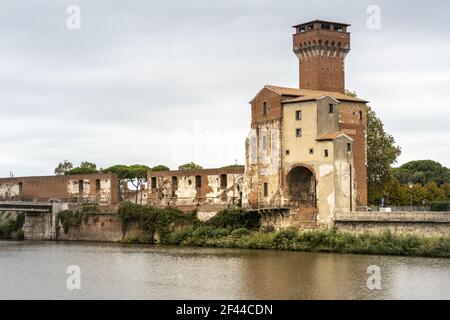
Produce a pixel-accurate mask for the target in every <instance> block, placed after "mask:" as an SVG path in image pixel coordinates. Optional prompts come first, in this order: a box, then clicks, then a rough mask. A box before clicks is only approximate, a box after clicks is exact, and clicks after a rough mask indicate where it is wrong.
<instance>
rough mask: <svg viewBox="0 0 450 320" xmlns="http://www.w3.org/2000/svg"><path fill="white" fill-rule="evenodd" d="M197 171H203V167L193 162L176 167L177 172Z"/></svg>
mask: <svg viewBox="0 0 450 320" xmlns="http://www.w3.org/2000/svg"><path fill="white" fill-rule="evenodd" d="M198 169H203V167H202V166H200V165H198V164H196V163H194V162H190V163H185V164H182V165H181V166H179V167H178V170H198Z"/></svg>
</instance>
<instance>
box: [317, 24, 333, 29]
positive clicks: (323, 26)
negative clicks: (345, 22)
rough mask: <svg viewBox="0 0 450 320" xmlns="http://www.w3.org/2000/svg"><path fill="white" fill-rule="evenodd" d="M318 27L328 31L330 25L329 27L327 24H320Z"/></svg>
mask: <svg viewBox="0 0 450 320" xmlns="http://www.w3.org/2000/svg"><path fill="white" fill-rule="evenodd" d="M320 27H321V28H322V29H326V30H330V28H331V25H329V24H327V23H322V24H321V25H320Z"/></svg>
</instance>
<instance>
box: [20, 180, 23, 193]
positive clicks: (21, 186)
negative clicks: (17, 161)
mask: <svg viewBox="0 0 450 320" xmlns="http://www.w3.org/2000/svg"><path fill="white" fill-rule="evenodd" d="M22 189H23V183H22V182H19V195H22Z"/></svg>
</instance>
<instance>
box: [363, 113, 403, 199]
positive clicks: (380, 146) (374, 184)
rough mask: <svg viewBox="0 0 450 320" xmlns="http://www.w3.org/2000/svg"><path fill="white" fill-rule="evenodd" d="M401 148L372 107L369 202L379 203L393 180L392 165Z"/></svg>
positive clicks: (368, 181) (368, 122) (368, 153)
mask: <svg viewBox="0 0 450 320" xmlns="http://www.w3.org/2000/svg"><path fill="white" fill-rule="evenodd" d="M400 153H401V148H400V147H399V146H397V145H396V144H395V140H394V137H393V136H392V135H390V134H388V133H387V132H386V131H385V130H384V125H383V122H382V121H381V120H380V118H378V116H377V115H376V113H375V111H373V110H372V109H371V108H370V107H369V108H368V110H367V184H368V195H369V203H378V201H379V199H380V198H381V196H382V194H383V192H384V188H385V186H386V185H387V184H388V183H389V182H390V181H391V179H392V174H391V166H392V165H393V164H394V163H395V162H396V161H397V158H398V156H399V155H400Z"/></svg>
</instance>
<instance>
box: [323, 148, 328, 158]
mask: <svg viewBox="0 0 450 320" xmlns="http://www.w3.org/2000/svg"><path fill="white" fill-rule="evenodd" d="M324 156H325V158H328V149H325V150H324Z"/></svg>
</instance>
